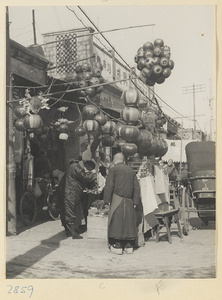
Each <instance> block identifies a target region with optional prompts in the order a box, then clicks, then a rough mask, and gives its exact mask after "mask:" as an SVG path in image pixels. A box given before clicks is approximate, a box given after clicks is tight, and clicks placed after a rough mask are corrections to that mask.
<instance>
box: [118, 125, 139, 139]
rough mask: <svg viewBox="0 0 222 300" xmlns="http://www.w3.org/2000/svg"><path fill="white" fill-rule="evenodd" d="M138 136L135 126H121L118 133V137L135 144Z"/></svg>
mask: <svg viewBox="0 0 222 300" xmlns="http://www.w3.org/2000/svg"><path fill="white" fill-rule="evenodd" d="M139 134H140V131H139V129H138V128H137V127H136V126H123V127H122V129H121V131H120V136H121V137H122V138H123V139H124V140H125V141H127V142H129V143H132V142H135V141H136V140H137V138H138V136H139Z"/></svg>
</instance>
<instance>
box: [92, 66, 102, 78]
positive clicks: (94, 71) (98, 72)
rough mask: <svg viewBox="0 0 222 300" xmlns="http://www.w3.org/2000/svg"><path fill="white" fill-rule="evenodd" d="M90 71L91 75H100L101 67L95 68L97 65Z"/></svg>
mask: <svg viewBox="0 0 222 300" xmlns="http://www.w3.org/2000/svg"><path fill="white" fill-rule="evenodd" d="M92 73H93V76H95V77H100V76H101V69H100V68H97V67H94V68H93V69H92Z"/></svg>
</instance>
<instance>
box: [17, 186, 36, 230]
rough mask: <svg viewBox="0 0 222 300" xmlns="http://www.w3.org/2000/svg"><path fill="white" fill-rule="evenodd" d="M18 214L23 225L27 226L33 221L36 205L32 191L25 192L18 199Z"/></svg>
mask: <svg viewBox="0 0 222 300" xmlns="http://www.w3.org/2000/svg"><path fill="white" fill-rule="evenodd" d="M20 214H21V217H22V221H23V223H24V224H25V225H27V226H29V225H32V224H33V223H34V222H35V219H36V215H37V205H36V200H35V196H34V194H33V193H32V192H28V191H27V192H25V193H24V195H23V196H22V198H21V201H20Z"/></svg>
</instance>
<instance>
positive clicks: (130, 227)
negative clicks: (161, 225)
mask: <svg viewBox="0 0 222 300" xmlns="http://www.w3.org/2000/svg"><path fill="white" fill-rule="evenodd" d="M113 164H114V166H113V167H112V168H110V170H109V173H108V176H107V179H106V185H105V189H104V202H105V204H108V203H110V209H109V215H108V242H109V249H110V250H111V251H112V252H113V253H115V254H123V251H124V252H125V253H133V246H134V245H135V240H136V238H137V226H136V221H137V220H136V212H135V207H136V205H139V203H140V186H139V182H138V180H137V176H136V173H135V172H134V170H133V169H131V168H130V167H129V166H127V165H125V164H124V155H123V154H122V153H117V154H115V155H114V158H113Z"/></svg>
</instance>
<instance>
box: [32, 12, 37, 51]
mask: <svg viewBox="0 0 222 300" xmlns="http://www.w3.org/2000/svg"><path fill="white" fill-rule="evenodd" d="M32 26H33V37H34V45H36V44H37V40H36V30H35V10H34V9H33V10H32Z"/></svg>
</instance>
